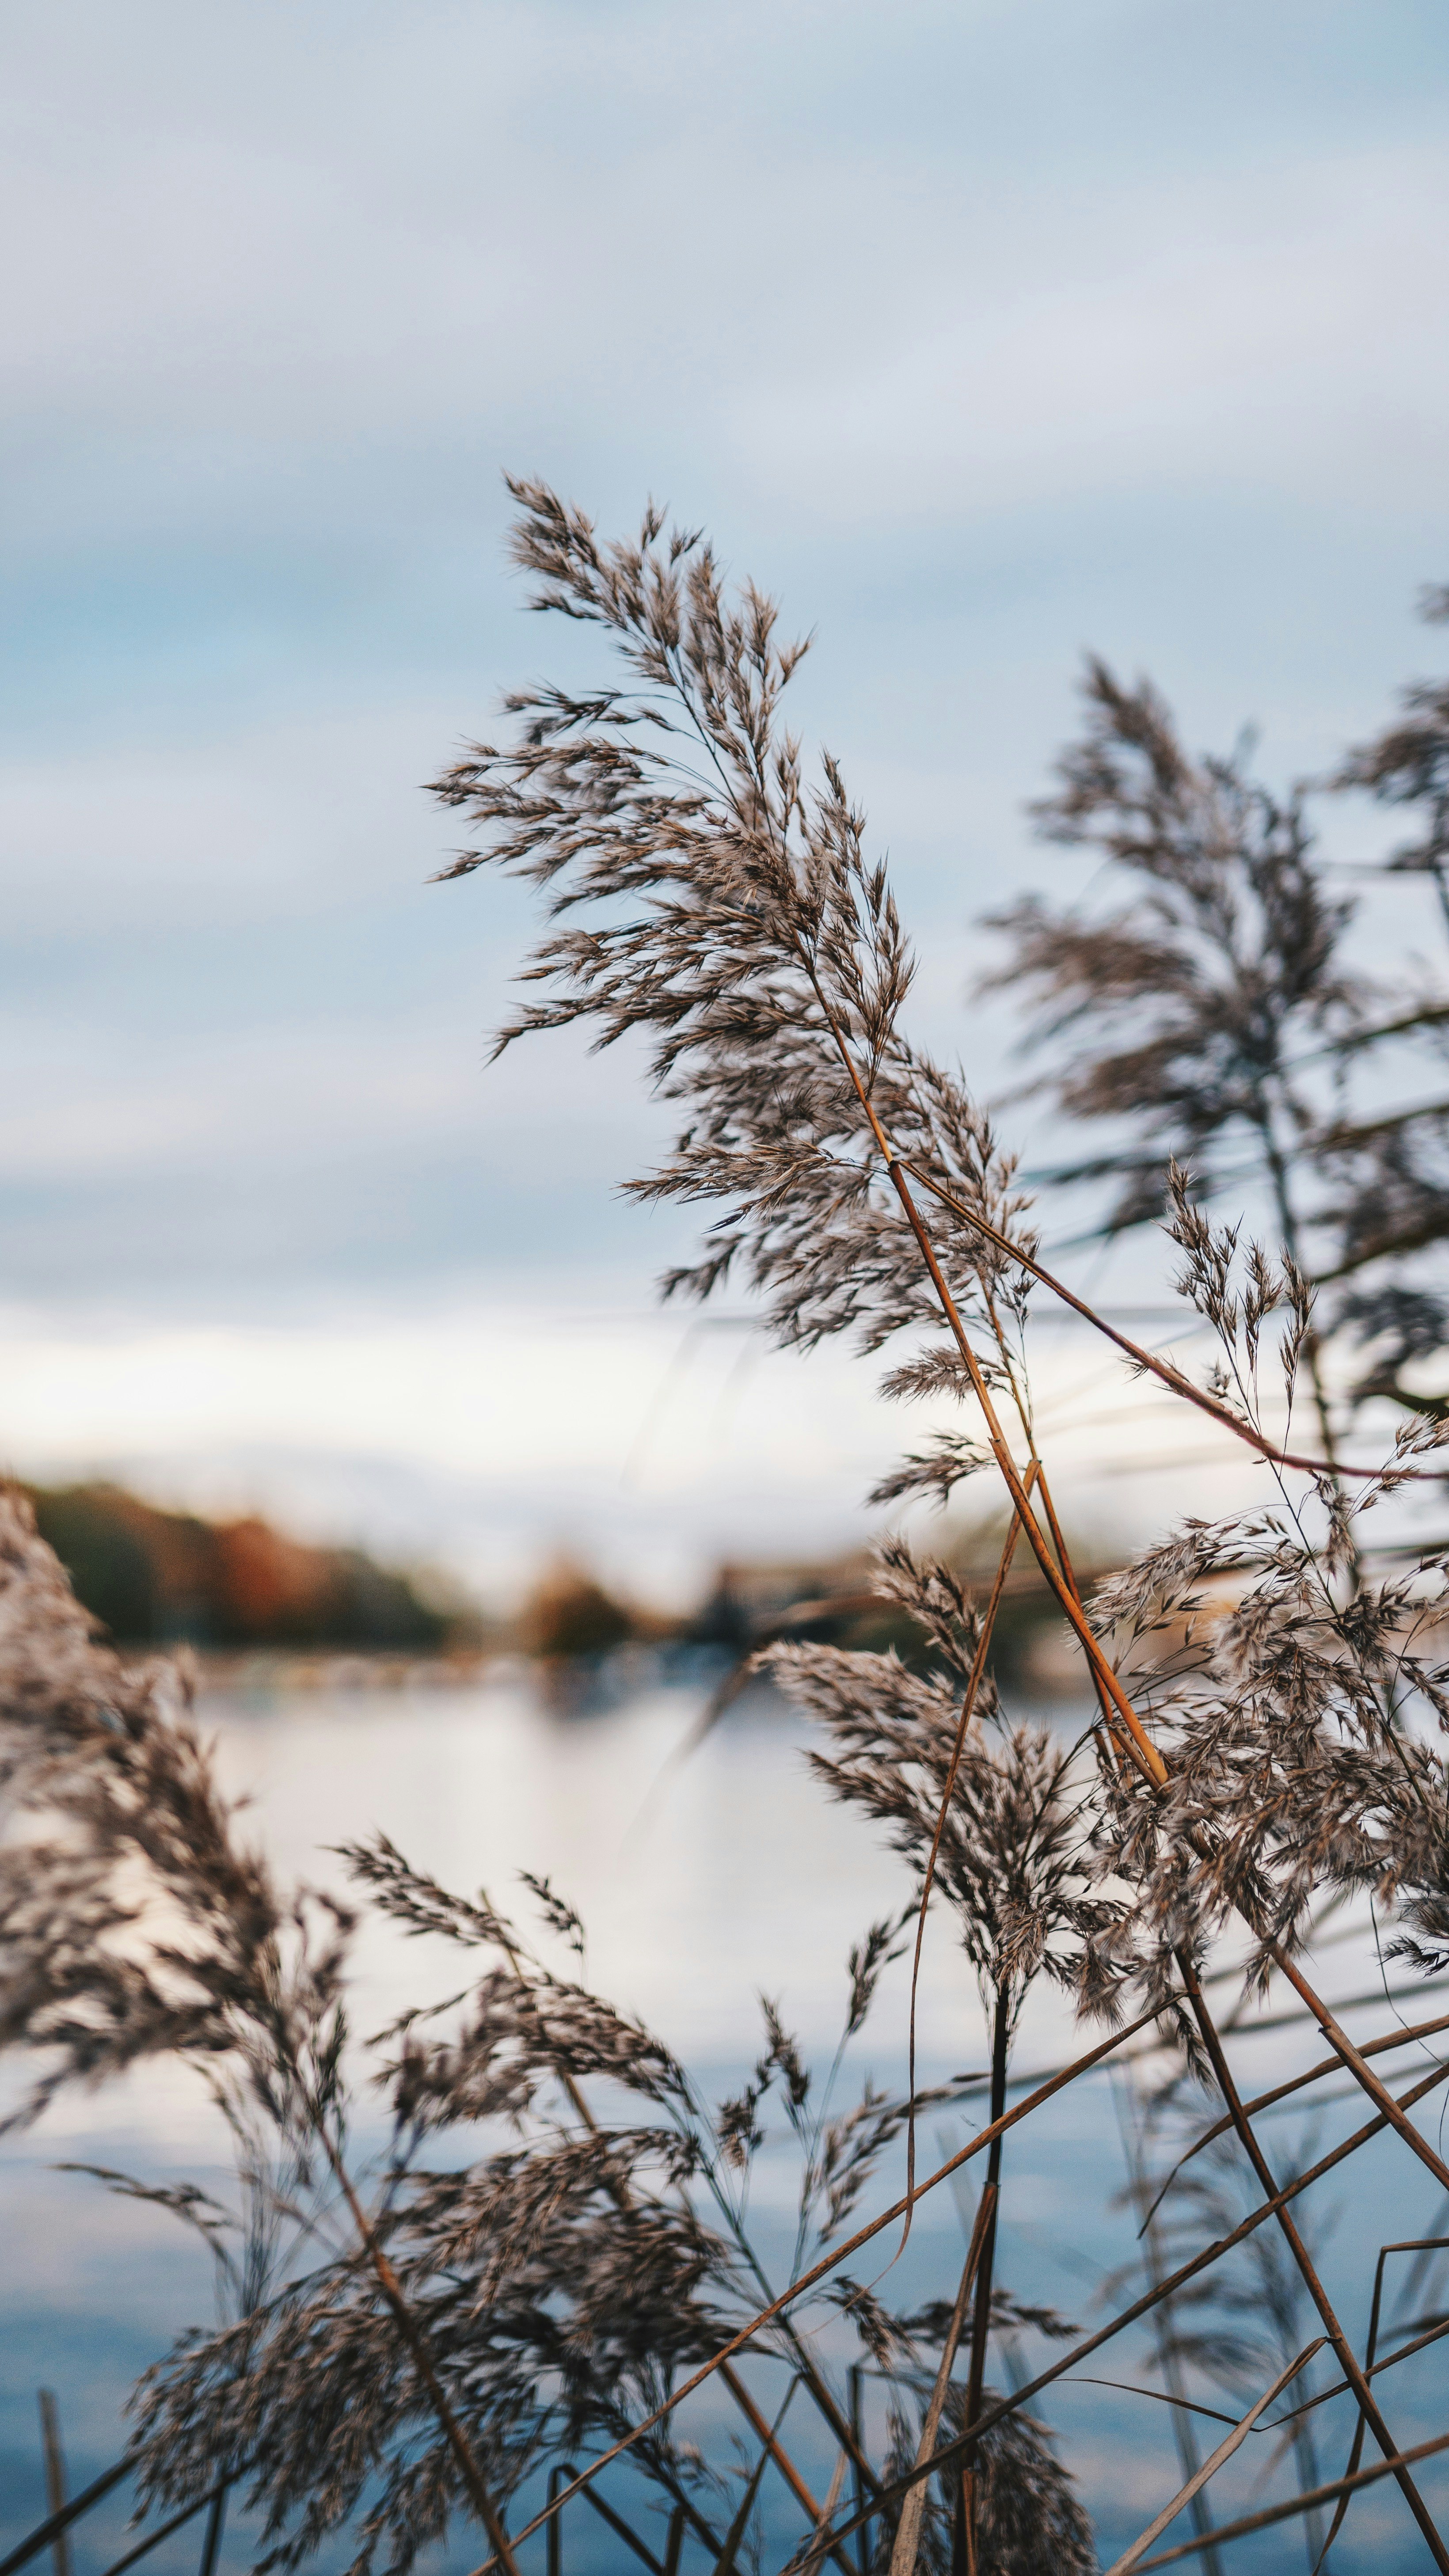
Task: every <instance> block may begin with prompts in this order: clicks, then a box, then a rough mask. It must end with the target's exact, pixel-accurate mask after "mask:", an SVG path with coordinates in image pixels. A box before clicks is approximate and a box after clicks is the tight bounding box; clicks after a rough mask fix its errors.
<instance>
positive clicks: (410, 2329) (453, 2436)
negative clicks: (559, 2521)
mask: <svg viewBox="0 0 1449 2576" xmlns="http://www.w3.org/2000/svg"><path fill="white" fill-rule="evenodd" d="M318 2125H319V2130H320V2134H321V2139H322V2146H323V2151H324V2153H325V2155H326V2157H327V2161H328V2163H329V2165H330V2166H331V2168H332V2171H333V2174H334V2176H335V2177H336V2180H337V2184H338V2187H339V2189H340V2190H341V2193H342V2197H343V2199H344V2200H345V2201H346V2203H347V2206H348V2209H349V2210H350V2211H351V2213H352V2222H353V2225H354V2226H355V2228H356V2229H357V2233H358V2236H359V2238H360V2239H361V2242H362V2244H363V2247H364V2249H365V2250H366V2254H367V2259H368V2261H369V2262H370V2263H371V2265H372V2268H373V2272H374V2273H375V2275H376V2278H377V2285H378V2288H379V2289H380V2290H381V2292H382V2295H383V2297H384V2299H385V2300H386V2301H387V2304H388V2306H389V2308H390V2309H391V2310H392V2313H393V2316H394V2318H395V2319H396V2322H397V2327H398V2331H399V2333H400V2334H401V2336H402V2339H403V2341H404V2343H405V2344H406V2345H407V2348H408V2351H409V2352H410V2353H411V2355H412V2359H413V2367H414V2368H415V2370H416V2371H417V2374H418V2377H419V2379H420V2380H421V2381H422V2383H423V2386H424V2388H425V2389H426V2390H427V2394H428V2400H429V2403H430V2405H431V2406H432V2409H433V2413H434V2414H435V2415H436V2417H437V2419H438V2422H439V2424H440V2425H441V2426H442V2429H443V2433H444V2435H445V2437H446V2440H447V2444H448V2448H449V2449H450V2451H451V2452H452V2454H453V2457H454V2459H455V2460H456V2462H457V2464H458V2470H459V2473H460V2475H461V2477H462V2480H463V2484H464V2486H465V2487H466V2488H467V2490H468V2493H469V2495H470V2496H471V2497H472V2499H473V2503H474V2505H475V2507H476V2508H477V2512H478V2516H479V2519H480V2520H481V2522H482V2524H483V2527H484V2529H485V2531H486V2532H487V2534H488V2538H489V2541H490V2542H491V2544H492V2548H493V2555H494V2557H495V2558H496V2559H497V2560H498V2562H499V2564H500V2566H501V2567H502V2568H503V2569H504V2571H505V2576H518V2563H517V2560H516V2559H515V2558H514V2555H513V2549H512V2546H511V2544H510V2542H509V2538H508V2534H507V2532H506V2531H505V2530H504V2528H503V2523H502V2520H501V2518H500V2516H499V2513H498V2509H497V2507H496V2506H495V2504H494V2502H493V2499H492V2497H491V2495H490V2494H489V2492H488V2489H487V2487H486V2486H485V2484H484V2482H483V2473H482V2471H481V2469H480V2468H479V2466H478V2463H477V2460H476V2459H475V2458H474V2456H473V2448H472V2445H471V2443H470V2442H469V2440H468V2436H467V2434H466V2433H465V2432H464V2430H463V2427H462V2425H461V2424H460V2423H459V2421H458V2418H457V2416H456V2415H455V2414H454V2412H453V2409H452V2407H451V2406H450V2405H449V2403H448V2400H447V2397H446V2395H445V2394H444V2391H443V2386H442V2382H441V2381H440V2379H439V2378H438V2374H437V2372H436V2370H435V2369H434V2368H433V2363H432V2358H431V2355H430V2354H429V2352H428V2348H427V2345H426V2344H425V2343H424V2341H423V2338H422V2336H421V2334H420V2333H419V2331H418V2325H417V2320H416V2318H415V2317H414V2315H413V2312H412V2309H411V2308H410V2306H409V2305H408V2301H407V2297H406V2294H405V2293H404V2290H403V2286H402V2283H401V2282H400V2281H399V2279H398V2276H397V2274H396V2272H395V2271H394V2270H393V2267H392V2265H391V2263H390V2262H389V2261H388V2258H387V2255H386V2254H385V2253H384V2251H383V2249H382V2246H381V2245H380V2244H379V2242H378V2239H377V2233H376V2230H375V2229H374V2228H373V2226H372V2223H371V2221H370V2219H369V2218H368V2216H367V2213H366V2211H365V2210H364V2208H363V2206H362V2203H361V2201H360V2200H359V2199H358V2196H357V2193H356V2190H355V2189H354V2187H353V2182H352V2177H351V2175H350V2174H349V2173H348V2171H347V2168H346V2166H345V2165H344V2163H343V2161H342V2158H341V2156H340V2155H339V2154H338V2151H337V2148H336V2145H335V2144H334V2142H333V2139H332V2137H331V2134H330V2132H329V2131H328V2128H327V2125H326V2123H325V2121H323V2122H320V2123H319V2124H318Z"/></svg>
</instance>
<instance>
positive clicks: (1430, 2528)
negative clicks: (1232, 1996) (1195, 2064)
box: [1178, 1954, 1449, 2576]
mask: <svg viewBox="0 0 1449 2576" xmlns="http://www.w3.org/2000/svg"><path fill="white" fill-rule="evenodd" d="M1178 1965H1179V1967H1180V1969H1181V1971H1182V1974H1183V1979H1184V1982H1185V1984H1186V1986H1187V1996H1188V2003H1189V2005H1190V2007H1191V2010H1192V2015H1193V2019H1194V2020H1195V2021H1196V2023H1197V2026H1198V2029H1199V2031H1200V2032H1201V2033H1202V2039H1203V2045H1204V2047H1205V2048H1206V2049H1207V2052H1208V2055H1209V2057H1210V2058H1211V2059H1212V2065H1213V2073H1214V2074H1215V2075H1216V2077H1217V2080H1218V2087H1219V2090H1220V2091H1221V2093H1222V2096H1223V2099H1224V2101H1225V2102H1226V2103H1227V2106H1228V2110H1229V2113H1230V2114H1231V2117H1232V2122H1233V2127H1234V2128H1235V2129H1236V2131H1237V2133H1238V2137H1239V2139H1240V2141H1241V2143H1242V2146H1243V2149H1244V2151H1245V2153H1246V2155H1247V2157H1248V2161H1249V2163H1250V2164H1251V2165H1252V2168H1253V2171H1254V2173H1255V2174H1256V2175H1257V2177H1258V2181H1259V2183H1260V2184H1261V2186H1262V2188H1263V2190H1264V2191H1265V2192H1266V2193H1267V2194H1268V2196H1269V2197H1270V2198H1273V2197H1275V2196H1276V2193H1277V2185H1276V2183H1275V2182H1274V2179H1273V2174H1272V2170H1271V2168H1270V2166H1269V2163H1268V2159H1267V2157H1266V2156H1265V2155H1264V2153H1263V2150H1262V2148H1261V2147H1260V2146H1259V2144H1258V2140H1257V2136H1256V2133H1255V2131H1254V2129H1253V2124H1252V2122H1251V2120H1249V2119H1248V2117H1247V2116H1246V2114H1245V2112H1244V2110H1243V2105H1242V2101H1241V2098H1240V2096H1239V2093H1238V2089H1237V2086H1236V2084H1235V2083H1234V2081H1233V2076H1232V2071H1231V2069H1230V2067H1229V2065H1228V2061H1227V2058H1226V2056H1225V2055H1224V2053H1223V2045H1222V2041H1221V2040H1220V2039H1219V2037H1218V2034H1217V2029H1216V2026H1215V2024H1214V2022H1213V2018H1212V2015H1211V2013H1210V2012H1209V2011H1208V2008H1207V2005H1206V2003H1205V2002H1204V2001H1203V1994H1202V1988H1201V1987H1200V1986H1199V1984H1198V1982H1197V1977H1196V1974H1195V1972H1194V1970H1193V1968H1192V1963H1191V1961H1190V1960H1189V1959H1187V1958H1186V1957H1185V1956H1183V1955H1182V1954H1179V1958H1178ZM1359 2062H1360V2064H1362V2060H1361V2059H1360V2061H1359ZM1277 2219H1278V2226H1279V2228H1280V2230H1281V2232H1282V2235H1283V2239H1284V2242H1285V2243H1286V2245H1287V2247H1288V2250H1289V2252H1290V2254H1291V2255H1292V2257H1293V2260H1294V2262H1295V2263H1296V2264H1297V2266H1298V2271H1299V2274H1300V2276H1301V2278H1302V2281H1303V2286H1304V2288H1305V2289H1306V2290H1307V2292H1308V2295H1309V2297H1310V2299H1311V2300H1312V2301H1313V2304H1314V2306H1315V2307H1316V2309H1317V2310H1318V2314H1319V2316H1320V2318H1321V2319H1322V2322H1323V2328H1324V2332H1325V2333H1326V2334H1327V2336H1328V2338H1329V2341H1330V2342H1331V2344H1332V2345H1333V2349H1334V2351H1335V2353H1336V2354H1337V2356H1338V2366H1339V2368H1340V2370H1341V2371H1342V2372H1343V2375H1344V2377H1345V2379H1346V2380H1347V2381H1348V2383H1349V2386H1350V2387H1351V2389H1352V2390H1353V2393H1354V2396H1355V2397H1356V2398H1357V2400H1358V2406H1359V2412H1360V2414H1361V2415H1362V2417H1363V2419H1364V2421H1365V2423H1366V2424H1367V2425H1368V2428H1369V2431H1370V2432H1371V2433H1372V2435H1373V2437H1374V2440H1375V2441H1376V2442H1377V2444H1378V2446H1379V2449H1380V2450H1381V2451H1382V2453H1383V2455H1384V2457H1385V2459H1392V2458H1393V2457H1394V2455H1395V2449H1396V2445H1395V2442H1394V2437H1393V2435H1392V2433H1391V2432H1390V2431H1389V2428H1388V2426H1387V2424H1386V2423H1385V2422H1384V2419H1383V2416H1382V2415H1381V2414H1380V2412H1379V2408H1378V2403H1377V2400H1376V2399H1375V2397H1374V2395H1373V2392H1372V2390H1371V2389H1370V2387H1369V2384H1368V2381H1367V2379H1366V2378H1365V2377H1364V2374H1363V2372H1362V2370H1361V2369H1360V2367H1359V2363H1358V2357H1357V2355H1356V2353H1355V2352H1354V2349H1353V2346H1352V2345H1351V2343H1350V2342H1349V2339H1348V2337H1347V2335H1346V2334H1345V2332H1344V2330H1343V2327H1342V2326H1341V2325H1340V2323H1339V2321H1338V2317H1337V2315H1336V2313H1335V2311H1334V2308H1333V2304H1332V2302H1331V2300H1330V2299H1329V2296H1328V2293H1327V2291H1326V2290H1325V2288H1324V2286H1323V2283H1322V2281H1321V2280H1320V2279H1319V2276H1318V2269H1317V2266H1316V2264H1315V2263H1314V2261H1313V2258H1312V2256H1311V2255H1310V2254H1309V2251H1308V2248H1307V2246H1306V2245H1305V2244H1304V2242H1303V2239H1302V2237H1301V2236H1300V2234H1299V2232H1298V2229H1297V2227H1296V2225H1295V2224H1294V2221H1293V2219H1292V2218H1291V2216H1290V2215H1289V2212H1288V2211H1287V2209H1286V2208H1282V2207H1280V2208H1279V2210H1278V2211H1277ZM1394 2474H1395V2477H1396V2478H1397V2481H1398V2484H1399V2487H1400V2489H1401V2491H1402V2493H1403V2496H1404V2500H1405V2502H1406V2504H1407V2505H1408V2508H1409V2511H1410V2512H1411V2513H1412V2515H1413V2517H1414V2520H1415V2521H1416V2522H1417V2524H1418V2526H1419V2529H1420V2531H1421V2532H1422V2533H1423V2535H1424V2538H1425V2540H1426V2541H1427V2542H1428V2544H1429V2550H1430V2554H1431V2556H1432V2557H1433V2560H1434V2564H1435V2566H1436V2567H1438V2568H1439V2569H1440V2570H1441V2576H1449V2548H1446V2547H1445V2545H1444V2542H1443V2541H1442V2540H1441V2539H1440V2537H1439V2534H1438V2532H1437V2530H1436V2529H1435V2526H1434V2523H1433V2521H1432V2519H1431V2517H1430V2514H1429V2510H1428V2507H1427V2506H1426V2505H1425V2503H1424V2499H1423V2497H1422V2496H1421V2495H1420V2493H1419V2490H1418V2488H1417V2487H1416V2486H1415V2484H1414V2481H1413V2479H1412V2477H1411V2476H1410V2475H1409V2472H1408V2470H1407V2469H1406V2468H1399V2469H1396V2470H1395V2472H1394Z"/></svg>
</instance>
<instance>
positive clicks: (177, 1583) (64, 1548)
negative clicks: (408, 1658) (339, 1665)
mask: <svg viewBox="0 0 1449 2576" xmlns="http://www.w3.org/2000/svg"><path fill="white" fill-rule="evenodd" d="M26 1491H27V1492H28V1494H29V1498H30V1501H31V1503H32V1504H33V1505H34V1508H35V1517H36V1521H37V1523H38V1525H39V1528H40V1533H41V1536H42V1537H43V1538H44V1539H46V1540H47V1541H48V1542H49V1544H50V1546H51V1547H53V1548H54V1550H55V1552H56V1555H57V1556H58V1557H59V1558H60V1561H61V1563H62V1565H64V1566H65V1568H66V1570H67V1572H68V1573H69V1575H70V1578H71V1582H72V1584H73V1585H74V1587H75V1590H76V1593H77V1595H78V1597H79V1599H80V1600H81V1601H83V1602H84V1604H85V1606H86V1608H87V1609H88V1610H89V1611H91V1612H93V1614H94V1616H95V1617H96V1618H97V1619H99V1620H100V1621H101V1622H102V1623H103V1625H104V1626H105V1627H106V1628H107V1629H108V1631H109V1632H110V1634H111V1636H112V1637H113V1638H114V1639H115V1641H116V1643H117V1644H118V1645H127V1646H169V1645H178V1644H185V1645H193V1646H200V1647H214V1648H219V1649H231V1650H233V1651H234V1650H236V1649H238V1648H245V1647H249V1646H253V1647H263V1646H279V1647H294V1648H309V1647H319V1648H332V1649H334V1650H336V1649H344V1650H345V1649H350V1648H368V1647H372V1648H378V1649H389V1648H390V1649H392V1650H394V1651H401V1652H413V1653H423V1654H426V1653H429V1652H435V1651H437V1650H438V1649H440V1648H442V1647H445V1646H448V1645H451V1644H455V1643H474V1642H476V1637H475V1636H474V1635H471V1634H470V1635H468V1636H463V1635H461V1634H460V1629H462V1628H464V1627H466V1626H467V1624H468V1623H467V1622H466V1621H460V1619H459V1617H458V1615H457V1614H456V1613H452V1612H449V1611H448V1610H445V1609H440V1608H437V1607H435V1606H434V1605H432V1604H431V1603H429V1602H428V1601H426V1600H424V1599H423V1598H422V1597H421V1595H420V1594H419V1592H418V1590H417V1588H416V1586H415V1584H414V1583H413V1581H412V1580H411V1579H410V1578H409V1577H408V1576H407V1575H405V1574H399V1573H396V1572H394V1571H392V1570H390V1569H389V1568H388V1567H386V1566H382V1565H378V1564H376V1563H374V1561H373V1559H372V1558H371V1557H370V1556H367V1555H365V1554H364V1553H363V1551H362V1549H360V1548H351V1547H308V1546H306V1545H304V1544H303V1542H302V1541H300V1540H298V1539H294V1538H287V1537H285V1536H284V1535H283V1533H282V1532H281V1531H280V1530H275V1529H273V1528H272V1527H271V1526H270V1524H269V1523H268V1522H267V1521H264V1520H260V1519H255V1518H249V1519H245V1520H235V1521H208V1520H203V1519H201V1518H200V1517H199V1515H198V1514H196V1513H194V1512H165V1511H158V1510H157V1508H156V1506H155V1505H154V1504H152V1503H145V1502H142V1501H140V1500H139V1498H138V1497H137V1496H136V1495H134V1494H128V1493H125V1492H123V1491H122V1489H121V1488H120V1487H119V1486H117V1485H107V1484H94V1485H66V1486H62V1487H59V1488H48V1487H44V1486H34V1485H32V1486H29V1487H27V1488H26Z"/></svg>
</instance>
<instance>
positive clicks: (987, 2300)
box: [961, 1985, 1011, 2566]
mask: <svg viewBox="0 0 1449 2576" xmlns="http://www.w3.org/2000/svg"><path fill="white" fill-rule="evenodd" d="M1010 2047H1011V2001H1010V1994H1009V1991H1008V1989H1007V1987H1006V1986H1004V1985H1002V1986H998V1987H997V1989H996V2012H995V2016H994V2019H993V2023H992V2031H991V2117H992V2120H993V2121H998V2120H999V2119H1000V2118H1001V2114H1002V2112H1003V2111H1004V2110H1005V2108H1006V2069H1007V2059H1008V2056H1009V2053H1010ZM1000 2198H1001V2131H1000V2130H999V2129H998V2130H997V2133H996V2136H995V2137H994V2138H993V2139H992V2141H991V2153H990V2156H989V2158H988V2160H987V2166H986V2189H985V2193H984V2195H983V2198H982V2207H983V2209H985V2208H987V2205H988V2202H989V2214H988V2216H987V2219H986V2224H985V2229H984V2233H983V2239H982V2246H981V2258H980V2262H979V2265H978V2268H977V2273H976V2306H975V2311H974V2314H973V2316H972V2320H971V2367H970V2371H969V2372H968V2374H967V2381H966V2413H965V2417H964V2429H965V2430H966V2431H967V2432H969V2431H970V2430H971V2427H972V2426H973V2425H974V2424H975V2422H976V2419H977V2417H978V2416H979V2414H980V2412H981V2392H982V2390H983V2388H984V2387H985V2384H986V2346H987V2343H988V2341H989V2339H990V2334H991V2290H992V2274H993V2270H994V2267H995V2261H996V2213H997V2207H998V2204H999V2201H1000ZM961 2516H962V2523H963V2527H964V2535H965V2540H966V2554H967V2563H968V2566H974V2565H975V2562H976V2554H977V2552H976V2542H977V2533H976V2465H975V2461H974V2459H973V2460H972V2462H971V2465H970V2467H968V2468H966V2469H964V2470H963V2471H962V2478H961Z"/></svg>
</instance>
